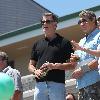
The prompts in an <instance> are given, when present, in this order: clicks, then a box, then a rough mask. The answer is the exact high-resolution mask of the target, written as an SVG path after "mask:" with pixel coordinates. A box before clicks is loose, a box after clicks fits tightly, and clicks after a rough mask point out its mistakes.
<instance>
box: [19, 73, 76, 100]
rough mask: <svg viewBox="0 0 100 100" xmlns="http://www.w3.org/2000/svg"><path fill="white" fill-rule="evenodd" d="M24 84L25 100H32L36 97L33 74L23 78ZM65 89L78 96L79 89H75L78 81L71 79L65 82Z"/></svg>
mask: <svg viewBox="0 0 100 100" xmlns="http://www.w3.org/2000/svg"><path fill="white" fill-rule="evenodd" d="M21 80H22V84H23V98H24V100H32V98H33V96H34V86H35V78H34V75H33V74H30V75H26V76H23V77H22V78H21ZM65 84H66V85H65V87H66V91H67V92H72V93H74V94H77V89H76V88H75V85H76V80H75V79H70V80H66V81H65Z"/></svg>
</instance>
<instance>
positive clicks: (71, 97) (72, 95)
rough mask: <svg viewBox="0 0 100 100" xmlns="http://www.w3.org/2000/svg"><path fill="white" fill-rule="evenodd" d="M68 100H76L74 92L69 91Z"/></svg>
mask: <svg viewBox="0 0 100 100" xmlns="http://www.w3.org/2000/svg"><path fill="white" fill-rule="evenodd" d="M66 100H76V98H75V96H74V94H72V93H67V95H66Z"/></svg>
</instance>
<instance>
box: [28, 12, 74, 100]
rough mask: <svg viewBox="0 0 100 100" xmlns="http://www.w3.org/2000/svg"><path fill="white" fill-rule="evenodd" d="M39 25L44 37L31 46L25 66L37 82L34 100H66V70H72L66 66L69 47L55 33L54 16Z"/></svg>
mask: <svg viewBox="0 0 100 100" xmlns="http://www.w3.org/2000/svg"><path fill="white" fill-rule="evenodd" d="M41 24H42V29H43V32H44V37H43V38H42V39H40V40H38V41H36V42H35V43H34V45H33V48H32V53H31V58H30V62H29V66H28V69H29V71H30V72H31V73H34V74H35V79H36V84H35V91H34V100H65V69H66V70H67V69H73V68H74V66H75V64H74V63H70V62H69V63H66V61H67V60H69V59H70V56H71V53H72V52H73V49H72V45H71V42H70V41H69V40H66V39H65V38H64V37H62V36H60V35H59V34H58V33H56V28H57V17H56V16H55V15H54V14H52V13H45V14H44V15H43V17H42V20H41Z"/></svg>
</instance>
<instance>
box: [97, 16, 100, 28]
mask: <svg viewBox="0 0 100 100" xmlns="http://www.w3.org/2000/svg"><path fill="white" fill-rule="evenodd" d="M97 25H98V29H100V16H99V17H98V18H97Z"/></svg>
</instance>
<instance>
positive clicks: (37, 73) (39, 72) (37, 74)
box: [34, 69, 43, 79]
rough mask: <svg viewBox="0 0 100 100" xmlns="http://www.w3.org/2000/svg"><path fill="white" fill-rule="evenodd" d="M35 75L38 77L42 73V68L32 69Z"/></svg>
mask: <svg viewBox="0 0 100 100" xmlns="http://www.w3.org/2000/svg"><path fill="white" fill-rule="evenodd" d="M34 74H35V77H36V78H38V79H40V77H41V75H42V74H43V70H41V69H37V70H35V71H34Z"/></svg>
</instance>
